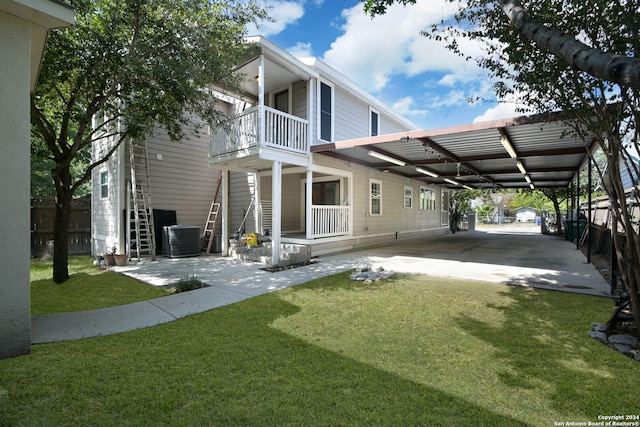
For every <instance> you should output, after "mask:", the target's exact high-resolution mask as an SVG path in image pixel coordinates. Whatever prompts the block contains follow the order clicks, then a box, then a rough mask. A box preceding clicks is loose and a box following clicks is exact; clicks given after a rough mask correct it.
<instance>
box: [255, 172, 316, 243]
mask: <svg viewBox="0 0 640 427" xmlns="http://www.w3.org/2000/svg"><path fill="white" fill-rule="evenodd" d="M304 176H306V175H304ZM302 179H304V177H303V174H298V173H295V174H285V175H283V176H282V231H283V233H291V232H299V231H301V230H302V224H301V215H302V212H301V209H302V203H304V200H303V194H301V190H300V183H301V180H302ZM260 187H261V191H260V200H269V201H270V200H271V194H272V191H271V175H264V176H262V177H261V181H260Z"/></svg>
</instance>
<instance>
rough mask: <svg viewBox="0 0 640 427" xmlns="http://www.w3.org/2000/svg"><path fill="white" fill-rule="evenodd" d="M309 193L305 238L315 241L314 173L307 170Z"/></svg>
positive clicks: (306, 195)
mask: <svg viewBox="0 0 640 427" xmlns="http://www.w3.org/2000/svg"><path fill="white" fill-rule="evenodd" d="M306 187H307V191H306V194H305V198H306V200H305V204H304V209H305V237H306V239H307V240H311V239H313V171H312V170H311V168H307V182H306Z"/></svg>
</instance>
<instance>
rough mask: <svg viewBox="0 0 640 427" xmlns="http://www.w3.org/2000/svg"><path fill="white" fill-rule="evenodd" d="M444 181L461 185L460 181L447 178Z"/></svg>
mask: <svg viewBox="0 0 640 427" xmlns="http://www.w3.org/2000/svg"><path fill="white" fill-rule="evenodd" d="M444 180H445V181H447V182H448V183H449V184H453V185H460V183H459V182H458V181H454V180H453V179H449V178H445V179H444Z"/></svg>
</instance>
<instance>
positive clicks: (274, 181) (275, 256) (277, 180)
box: [271, 160, 282, 267]
mask: <svg viewBox="0 0 640 427" xmlns="http://www.w3.org/2000/svg"><path fill="white" fill-rule="evenodd" d="M271 203H272V204H273V206H272V209H273V215H272V224H271V227H272V228H273V236H272V237H271V241H272V243H273V248H272V253H271V264H272V265H273V266H274V267H275V266H278V265H280V240H281V233H282V163H281V162H279V161H277V160H275V161H274V162H273V167H272V172H271Z"/></svg>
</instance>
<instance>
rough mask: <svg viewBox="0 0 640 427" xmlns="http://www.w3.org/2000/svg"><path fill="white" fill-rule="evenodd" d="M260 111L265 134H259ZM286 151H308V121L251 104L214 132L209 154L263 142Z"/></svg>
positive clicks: (223, 152)
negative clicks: (262, 135)
mask: <svg viewBox="0 0 640 427" xmlns="http://www.w3.org/2000/svg"><path fill="white" fill-rule="evenodd" d="M261 112H263V113H262V116H263V117H264V129H265V135H264V136H265V137H264V138H261V137H260V136H261V135H260V121H261ZM261 142H262V143H263V145H264V146H267V147H273V148H279V149H283V150H287V151H293V152H297V153H303V154H307V153H309V122H308V121H307V120H303V119H301V118H299V117H296V116H293V115H291V114H287V113H283V112H281V111H278V110H275V109H273V108H269V107H260V106H256V107H252V108H249V109H248V110H246V111H244V112H243V113H241V114H238V115H237V116H235V117H233V118H232V119H231V120H229V121H228V122H227V123H222V124H221V125H220V126H219V127H217V128H215V129H213V130H212V132H211V145H210V149H209V155H210V157H216V156H220V155H224V154H231V153H237V152H242V151H243V150H248V149H251V148H254V147H258V146H259V145H260V143H261Z"/></svg>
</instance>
